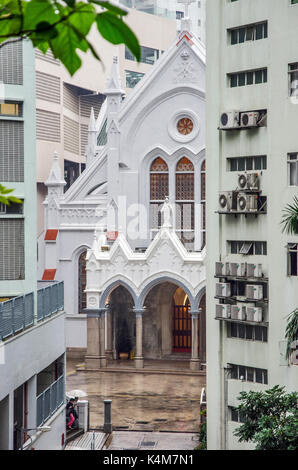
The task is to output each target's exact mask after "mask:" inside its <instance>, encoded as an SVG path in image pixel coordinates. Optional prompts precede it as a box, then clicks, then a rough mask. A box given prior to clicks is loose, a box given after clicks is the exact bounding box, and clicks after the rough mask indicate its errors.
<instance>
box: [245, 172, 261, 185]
mask: <svg viewBox="0 0 298 470" xmlns="http://www.w3.org/2000/svg"><path fill="white" fill-rule="evenodd" d="M259 188H260V177H259V174H258V173H248V175H247V189H259Z"/></svg>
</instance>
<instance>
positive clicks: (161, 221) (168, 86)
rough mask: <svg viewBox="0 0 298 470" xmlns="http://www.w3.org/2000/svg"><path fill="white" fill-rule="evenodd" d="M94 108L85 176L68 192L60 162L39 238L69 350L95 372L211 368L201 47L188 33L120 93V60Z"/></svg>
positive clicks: (42, 272) (45, 275)
mask: <svg viewBox="0 0 298 470" xmlns="http://www.w3.org/2000/svg"><path fill="white" fill-rule="evenodd" d="M105 95H106V99H105V101H104V104H103V105H102V108H101V110H100V113H99V115H98V117H97V119H96V120H95V117H94V113H93V111H92V113H91V117H90V124H89V133H88V146H87V148H86V158H87V160H86V169H85V171H84V172H83V173H82V174H81V176H80V177H79V178H78V179H77V180H76V181H75V183H74V184H73V185H72V186H71V187H70V188H69V189H68V190H67V191H66V192H65V193H64V189H63V188H64V185H65V181H64V179H63V177H62V173H61V169H60V167H59V163H58V156H57V155H54V160H53V166H52V169H51V172H50V175H49V178H48V180H47V182H46V185H47V187H48V196H47V198H46V200H45V202H44V205H45V231H44V233H43V234H42V236H41V237H40V239H39V269H40V276H41V277H42V278H43V279H44V280H64V289H65V310H66V313H67V315H66V319H67V322H66V329H67V347H68V350H69V351H70V353H72V354H73V355H75V354H78V355H80V354H83V355H84V357H85V362H86V367H87V368H92V369H99V368H103V367H106V366H107V364H109V363H110V361H112V360H115V359H119V358H120V357H121V358H122V357H125V355H126V356H127V357H130V358H133V359H134V361H135V366H136V368H142V367H144V361H146V359H163V358H164V359H168V358H172V357H179V358H180V357H181V358H189V361H190V368H191V369H192V370H198V369H199V368H200V367H201V366H202V364H204V363H205V361H206V338H205V336H206V318H205V285H206V274H205V272H206V271H205V264H204V263H205V169H206V167H205V48H204V46H203V44H202V43H200V42H199V41H198V40H197V39H196V38H195V37H194V36H193V35H192V34H191V33H189V32H187V31H183V32H182V33H181V34H180V35H179V37H178V38H177V40H176V41H175V43H174V44H173V45H172V46H171V47H170V49H169V50H168V51H166V52H165V53H164V54H163V55H162V57H161V58H160V59H159V60H158V61H157V62H156V64H155V65H154V66H153V68H152V70H151V71H150V73H148V74H147V75H146V76H145V77H144V78H143V79H142V80H141V81H140V82H139V83H138V84H137V86H136V87H135V88H134V90H133V91H132V92H131V94H130V95H129V96H128V97H127V98H124V92H123V90H122V88H121V81H120V77H119V72H118V64H117V59H116V58H115V59H114V63H113V67H112V71H111V75H110V78H109V80H108V83H107V89H106V91H105Z"/></svg>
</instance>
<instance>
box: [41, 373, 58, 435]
mask: <svg viewBox="0 0 298 470" xmlns="http://www.w3.org/2000/svg"><path fill="white" fill-rule="evenodd" d="M64 402H65V392H64V375H61V377H59V379H57V380H56V381H55V382H53V383H52V384H51V385H50V386H49V387H48V388H46V389H45V390H44V391H43V392H42V393H41V394H40V395H38V397H37V398H36V426H42V425H43V424H44V423H45V422H46V421H47V420H48V419H49V418H50V417H51V416H52V415H53V414H54V413H55V412H56V411H57V410H58V408H60V406H62V405H63V404H64Z"/></svg>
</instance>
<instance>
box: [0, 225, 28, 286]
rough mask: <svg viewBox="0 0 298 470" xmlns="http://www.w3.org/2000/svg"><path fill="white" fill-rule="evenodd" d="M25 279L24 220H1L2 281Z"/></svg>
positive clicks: (0, 269)
mask: <svg viewBox="0 0 298 470" xmlns="http://www.w3.org/2000/svg"><path fill="white" fill-rule="evenodd" d="M19 279H25V255H24V219H21V218H20V219H4V218H2V219H0V280H1V281H10V280H19Z"/></svg>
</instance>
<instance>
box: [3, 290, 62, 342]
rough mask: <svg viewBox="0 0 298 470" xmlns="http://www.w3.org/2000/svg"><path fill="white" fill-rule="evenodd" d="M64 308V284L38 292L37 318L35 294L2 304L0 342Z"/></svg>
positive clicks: (15, 298)
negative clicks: (35, 314) (35, 313)
mask: <svg viewBox="0 0 298 470" xmlns="http://www.w3.org/2000/svg"><path fill="white" fill-rule="evenodd" d="M63 308H64V286H63V282H57V283H54V284H51V285H50V286H47V287H45V288H42V289H38V290H37V318H35V316H34V293H33V292H31V293H29V294H26V295H21V296H18V297H14V298H13V299H11V300H7V301H5V302H0V341H2V340H4V339H6V338H9V337H10V336H14V335H16V334H17V333H20V332H21V331H24V330H25V329H27V328H29V327H32V326H33V325H34V324H35V323H36V320H37V322H40V321H42V320H45V319H46V318H48V317H50V316H51V315H54V314H55V313H57V312H58V311H60V310H63Z"/></svg>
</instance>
